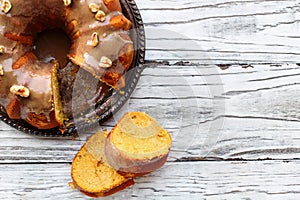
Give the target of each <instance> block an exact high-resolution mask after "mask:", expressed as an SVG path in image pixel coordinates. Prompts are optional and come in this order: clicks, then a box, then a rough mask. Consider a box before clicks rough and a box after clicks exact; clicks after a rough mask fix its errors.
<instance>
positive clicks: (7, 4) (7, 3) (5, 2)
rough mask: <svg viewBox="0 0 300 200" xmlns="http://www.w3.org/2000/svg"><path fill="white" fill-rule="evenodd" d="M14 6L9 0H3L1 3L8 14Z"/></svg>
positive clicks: (2, 8)
mask: <svg viewBox="0 0 300 200" xmlns="http://www.w3.org/2000/svg"><path fill="white" fill-rule="evenodd" d="M11 8H12V5H11V3H10V1H9V0H3V1H2V5H1V10H2V11H3V12H4V13H5V14H6V13H8V12H9V11H10V10H11Z"/></svg>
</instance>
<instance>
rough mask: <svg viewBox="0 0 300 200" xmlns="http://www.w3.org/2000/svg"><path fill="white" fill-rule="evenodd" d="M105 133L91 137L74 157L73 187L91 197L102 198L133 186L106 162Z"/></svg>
mask: <svg viewBox="0 0 300 200" xmlns="http://www.w3.org/2000/svg"><path fill="white" fill-rule="evenodd" d="M106 136H107V132H98V133H96V134H94V135H93V136H91V137H90V138H89V139H88V141H87V142H86V143H85V144H84V146H83V147H82V148H81V149H80V151H79V152H78V153H77V155H76V156H75V158H74V160H73V163H72V172H71V176H72V179H73V183H74V185H75V187H77V188H78V189H79V190H80V191H81V192H82V193H84V194H86V195H88V196H91V197H104V196H108V195H111V194H113V193H115V192H118V191H120V190H122V189H125V188H127V187H129V186H131V185H133V184H134V181H133V179H132V178H130V177H129V176H125V175H121V174H119V173H118V172H117V171H116V170H115V169H113V168H112V167H111V166H110V165H109V164H108V162H107V160H106V158H105V155H104V145H105V140H106Z"/></svg>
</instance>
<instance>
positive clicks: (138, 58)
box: [0, 0, 146, 137]
mask: <svg viewBox="0 0 300 200" xmlns="http://www.w3.org/2000/svg"><path fill="white" fill-rule="evenodd" d="M120 3H121V5H122V8H123V13H124V14H125V15H126V17H129V18H130V20H131V21H132V24H133V30H134V36H135V39H134V44H135V49H136V50H135V55H134V60H133V63H134V67H133V68H132V70H133V77H132V80H131V82H130V86H129V87H128V86H127V88H126V89H125V91H124V94H122V96H121V98H120V99H119V100H118V101H117V102H116V104H114V105H113V106H111V107H110V108H108V110H106V111H105V112H104V113H103V114H102V115H101V116H99V118H98V119H97V121H96V123H88V124H82V125H79V126H75V125H74V126H70V127H67V129H66V130H64V132H62V131H61V130H60V129H59V128H58V127H57V128H54V129H45V130H41V129H37V128H35V127H32V126H30V125H29V124H28V123H26V122H25V121H24V120H13V119H10V118H9V117H8V116H7V114H6V113H5V112H3V111H2V110H1V109H0V120H1V121H3V122H4V123H6V124H8V125H9V126H11V127H12V128H15V129H16V130H18V131H21V132H23V133H26V134H30V135H34V136H41V137H68V136H72V137H76V136H77V135H78V130H80V129H82V128H84V129H88V130H89V129H92V128H94V127H96V125H99V124H101V123H103V122H105V121H106V120H108V119H109V118H111V117H112V116H113V114H114V113H116V112H117V111H119V110H120V109H121V108H122V107H123V105H124V104H125V103H126V102H127V101H128V99H129V98H130V96H131V94H132V92H133V91H134V89H135V88H136V85H137V83H138V80H139V78H140V76H141V73H142V72H143V70H144V62H145V46H146V44H145V43H146V38H145V29H144V23H143V20H142V16H141V14H140V11H139V9H138V6H137V4H136V3H135V1H134V0H120ZM128 15H129V16H128Z"/></svg>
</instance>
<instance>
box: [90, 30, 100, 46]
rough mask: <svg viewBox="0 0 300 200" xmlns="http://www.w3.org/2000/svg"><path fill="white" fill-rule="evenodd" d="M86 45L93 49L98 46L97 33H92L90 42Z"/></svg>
mask: <svg viewBox="0 0 300 200" xmlns="http://www.w3.org/2000/svg"><path fill="white" fill-rule="evenodd" d="M88 44H89V45H90V46H93V47H96V46H98V44H99V37H98V33H97V32H94V33H93V34H92V38H91V40H90V41H89V43H88Z"/></svg>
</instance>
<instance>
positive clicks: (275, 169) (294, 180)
mask: <svg viewBox="0 0 300 200" xmlns="http://www.w3.org/2000/svg"><path fill="white" fill-rule="evenodd" d="M299 168H300V162H299V161H292V162H282V161H276V162H274V161H264V162H261V161H260V162H257V161H254V162H189V163H168V164H166V165H165V166H164V167H163V168H162V169H160V170H159V171H156V172H154V173H152V174H149V175H147V176H144V177H140V178H137V179H136V184H135V185H134V186H132V187H130V188H129V189H126V190H124V191H122V192H120V193H117V194H115V195H113V196H111V197H108V198H104V199H147V200H150V199H153V200H154V199H155V200H156V199H182V198H183V197H184V198H185V199H195V198H196V199H251V198H254V199H299V198H300V190H299V188H300V185H299V179H300V176H299V173H298V172H299ZM0 170H1V172H3V171H5V172H6V173H1V176H0V196H1V197H5V199H15V200H19V199H22V200H23V199H90V198H87V197H84V196H83V195H82V194H81V193H79V192H78V191H73V190H71V188H69V186H68V182H69V181H71V179H70V165H69V164H43V165H0ZM183 172H184V173H183Z"/></svg>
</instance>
